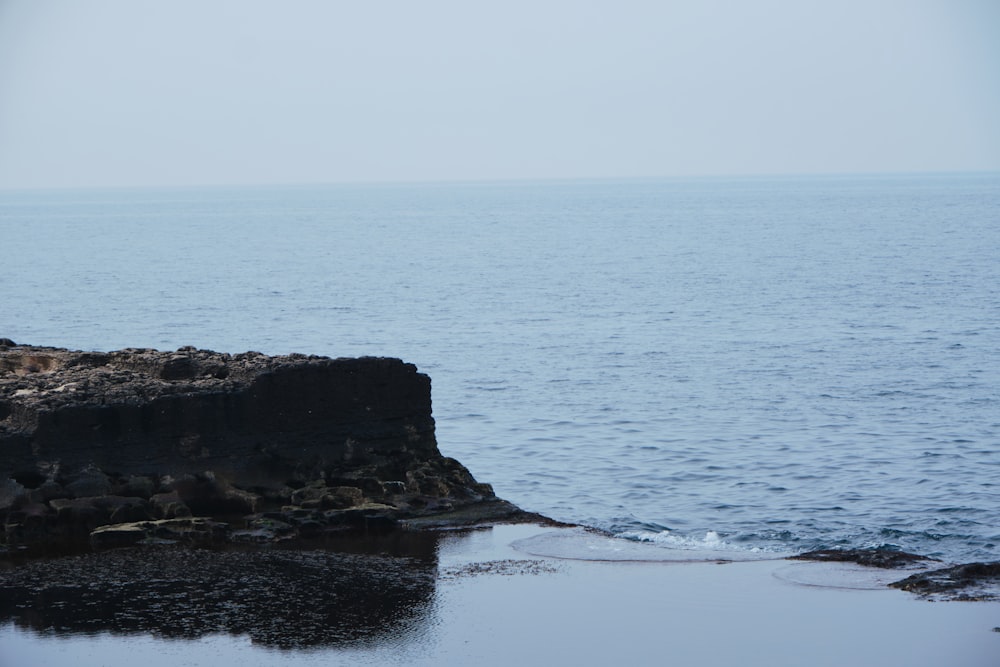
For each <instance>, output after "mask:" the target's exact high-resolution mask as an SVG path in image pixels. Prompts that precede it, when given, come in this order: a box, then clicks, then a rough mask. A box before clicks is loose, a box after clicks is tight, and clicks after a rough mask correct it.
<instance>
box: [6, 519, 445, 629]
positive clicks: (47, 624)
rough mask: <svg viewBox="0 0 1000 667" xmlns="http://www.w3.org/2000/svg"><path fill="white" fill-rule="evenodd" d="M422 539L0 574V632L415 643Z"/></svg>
mask: <svg viewBox="0 0 1000 667" xmlns="http://www.w3.org/2000/svg"><path fill="white" fill-rule="evenodd" d="M437 541H438V537H437V536H435V535H431V534H423V535H420V534H413V535H408V534H396V535H390V536H385V537H382V538H372V537H371V536H369V537H366V538H365V539H363V540H360V539H354V540H352V539H346V538H345V539H339V540H337V541H336V542H335V543H330V542H327V543H324V544H322V545H319V544H317V545H311V546H314V547H315V548H310V549H308V550H293V549H278V548H268V549H243V550H221V551H219V550H206V549H188V548H179V547H142V548H133V549H122V550H117V551H111V552H105V553H85V554H79V555H73V556H67V557H64V558H56V559H50V560H38V561H32V562H29V563H25V564H21V565H18V566H13V567H6V568H5V569H0V625H4V624H7V623H9V622H13V623H14V624H15V625H16V626H18V627H21V628H25V629H30V630H33V631H35V632H38V633H42V634H53V635H73V634H78V633H83V634H93V633H99V632H109V633H112V634H124V635H128V634H149V635H153V636H157V637H170V638H185V639H195V638H199V637H203V636H206V635H210V634H217V633H220V632H224V633H229V634H232V635H245V636H248V637H250V639H251V640H252V641H253V642H254V643H258V644H262V645H266V646H271V647H275V648H305V647H322V646H335V645H344V644H349V643H352V642H358V641H365V640H374V639H379V638H382V637H387V636H393V637H397V638H399V637H400V636H405V635H408V634H410V633H413V632H417V633H419V632H421V631H422V630H421V628H422V626H423V624H425V623H427V622H429V621H428V618H429V615H430V607H431V604H432V601H433V598H434V592H435V585H436V580H437V569H438V561H437V555H436V554H437Z"/></svg>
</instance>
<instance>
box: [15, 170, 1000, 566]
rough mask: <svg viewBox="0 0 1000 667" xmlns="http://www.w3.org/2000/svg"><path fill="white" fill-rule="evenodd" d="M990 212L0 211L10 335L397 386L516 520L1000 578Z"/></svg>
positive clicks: (485, 189)
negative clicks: (292, 356) (407, 379)
mask: <svg viewBox="0 0 1000 667" xmlns="http://www.w3.org/2000/svg"><path fill="white" fill-rule="evenodd" d="M998 212H1000V176H998V175H996V174H993V175H966V176H898V177H839V178H838V177H823V178H798V179H783V180H772V179H741V180H720V179H706V180H687V181H681V180H674V181H628V182H547V183H496V184H451V185H446V184H441V185H396V186H389V185H386V186H328V187H322V186H315V187H299V188H271V189H267V188H258V189H235V188H230V189H213V188H205V189H175V190H119V191H113V190H105V191H80V192H34V193H13V192H4V193H0V239H2V241H0V242H2V246H3V256H4V260H3V262H2V263H0V290H2V293H3V294H4V297H3V308H2V309H0V335H2V336H7V337H10V338H13V339H14V340H16V341H18V342H24V343H31V344H42V345H57V346H66V347H71V348H77V349H103V350H107V349H116V348H120V347H129V346H135V347H157V348H161V349H173V348H176V347H180V346H182V345H197V346H199V347H205V348H211V349H216V350H220V351H229V352H240V351H245V350H248V349H255V350H259V351H262V352H267V353H287V352H293V351H297V352H308V353H317V354H327V355H331V356H355V355H385V356H398V357H401V358H403V359H405V360H407V361H410V362H413V363H416V364H417V365H418V366H419V367H420V368H421V370H422V371H424V372H426V373H428V374H429V375H430V376H431V377H432V379H433V385H434V406H435V408H434V409H435V417H436V420H437V428H438V440H439V443H440V446H441V449H442V451H443V452H444V453H445V454H447V455H451V456H454V457H456V458H458V459H459V460H461V461H462V462H463V463H465V464H466V465H467V466H468V467H469V468H470V469H471V470H472V471H473V473H474V474H475V475H476V476H477V477H478V478H479V479H480V480H483V481H489V482H491V483H493V485H494V487H495V489H496V491H497V493H498V495H500V496H502V497H504V498H506V499H509V500H511V501H513V502H515V503H517V504H519V505H521V506H522V507H524V508H525V509H529V510H534V511H538V512H541V513H544V514H548V515H550V516H553V517H555V518H558V519H564V520H569V521H574V522H584V523H588V524H591V525H595V526H598V527H601V528H605V529H608V530H610V531H612V532H615V533H618V534H621V535H623V536H626V537H629V538H631V539H634V540H644V541H651V542H654V543H658V544H660V545H661V546H662V547H664V548H668V549H669V548H689V547H692V546H694V547H699V548H700V547H712V545H715V546H716V547H717V548H720V549H728V550H732V549H746V550H751V551H760V550H775V551H802V550H806V549H811V548H819V547H830V546H837V545H845V546H865V545H888V546H895V547H899V548H903V549H906V550H910V551H916V552H919V553H923V554H926V555H931V556H936V557H940V558H944V559H948V560H956V561H968V560H993V559H996V558H997V557H998V555H997V544H998V540H1000V503H998V502H997V497H998V495H997V494H998V489H1000V486H998V485H1000V393H998V387H1000V325H998V321H1000V320H998V318H997V317H996V314H997V313H998V312H1000V261H998V260H997V256H998V255H997V250H998V248H1000V214H998Z"/></svg>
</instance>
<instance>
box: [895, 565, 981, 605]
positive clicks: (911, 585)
mask: <svg viewBox="0 0 1000 667" xmlns="http://www.w3.org/2000/svg"><path fill="white" fill-rule="evenodd" d="M889 585H890V586H892V587H893V588H899V589H901V590H904V591H909V592H911V593H915V594H917V595H919V596H921V597H924V598H927V599H929V600H975V601H982V600H997V599H1000V562H992V563H966V564H964V565H954V566H951V567H944V568H941V569H937V570H930V571H928V572H918V573H917V574H913V575H910V576H909V577H907V578H906V579H902V580H900V581H896V582H893V583H891V584H889Z"/></svg>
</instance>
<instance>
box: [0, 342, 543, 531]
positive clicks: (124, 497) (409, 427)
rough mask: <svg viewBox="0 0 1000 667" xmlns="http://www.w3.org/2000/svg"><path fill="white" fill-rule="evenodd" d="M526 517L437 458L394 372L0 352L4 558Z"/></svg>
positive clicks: (426, 408) (404, 376)
mask: <svg viewBox="0 0 1000 667" xmlns="http://www.w3.org/2000/svg"><path fill="white" fill-rule="evenodd" d="M536 518H540V517H534V516H531V515H527V514H525V513H523V512H521V511H520V510H518V509H517V508H516V507H514V506H513V505H510V504H509V503H506V502H504V501H502V500H499V499H498V498H496V496H495V495H494V493H493V490H492V488H491V487H490V486H489V485H488V484H482V483H479V482H477V481H476V480H475V479H474V478H473V477H472V475H471V474H470V473H469V471H468V470H467V469H466V468H465V467H464V466H462V465H461V464H460V463H459V462H458V461H456V460H454V459H451V458H447V457H444V456H442V455H441V453H440V451H439V450H438V446H437V442H436V439H435V434H434V419H433V417H432V415H431V383H430V378H428V377H427V376H426V375H424V374H422V373H419V372H418V371H417V369H416V367H415V366H413V365H412V364H407V363H404V362H403V361H400V360H399V359H390V358H375V357H364V358H357V359H331V358H327V357H317V356H306V355H298V354H293V355H288V356H278V357H270V356H265V355H263V354H260V353H256V352H247V353H244V354H235V355H230V354H221V353H217V352H211V351H206V350H197V349H195V348H192V347H185V348H181V349H179V350H177V351H176V352H160V351H156V350H148V349H125V350H120V351H116V352H106V353H105V352H78V351H70V350H64V349H57V348H48V347H32V346H26V345H16V344H14V343H13V341H10V340H8V339H0V522H2V534H0V539H2V541H3V543H5V544H6V545H8V546H11V545H19V544H33V543H35V544H37V543H40V542H46V541H53V540H65V539H78V538H81V537H83V538H86V539H90V540H91V541H92V542H94V543H95V545H97V546H103V545H114V544H119V543H134V542H137V541H144V540H145V541H149V540H158V539H169V540H173V541H195V542H204V541H217V540H244V541H271V540H277V539H286V538H294V537H299V536H303V535H307V534H311V533H317V532H323V531H327V530H336V529H342V528H351V527H353V528H366V529H372V528H376V527H379V528H393V527H399V526H405V525H410V524H412V525H414V526H417V525H427V526H434V527H440V526H441V525H449V524H455V525H458V524H469V523H475V522H480V521H496V520H532V519H536Z"/></svg>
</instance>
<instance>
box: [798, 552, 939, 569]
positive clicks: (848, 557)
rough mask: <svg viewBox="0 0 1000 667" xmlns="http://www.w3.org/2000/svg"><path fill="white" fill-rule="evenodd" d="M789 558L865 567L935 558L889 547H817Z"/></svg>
mask: <svg viewBox="0 0 1000 667" xmlns="http://www.w3.org/2000/svg"><path fill="white" fill-rule="evenodd" d="M790 559H791V560H815V561H822V562H833V563H857V564H858V565H865V566H867V567H880V568H885V569H899V568H905V567H909V566H912V565H914V564H919V563H927V562H932V561H934V560H935V559H933V558H928V557H926V556H920V555H918V554H911V553H906V552H905V551H894V550H891V549H819V550H817V551H807V552H806V553H802V554H798V555H796V556H791V557H790Z"/></svg>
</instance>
